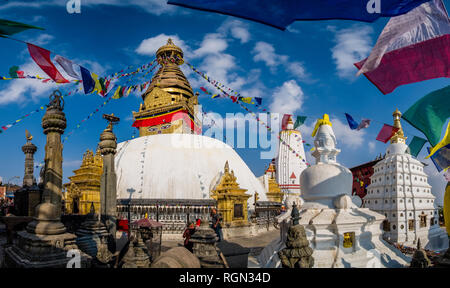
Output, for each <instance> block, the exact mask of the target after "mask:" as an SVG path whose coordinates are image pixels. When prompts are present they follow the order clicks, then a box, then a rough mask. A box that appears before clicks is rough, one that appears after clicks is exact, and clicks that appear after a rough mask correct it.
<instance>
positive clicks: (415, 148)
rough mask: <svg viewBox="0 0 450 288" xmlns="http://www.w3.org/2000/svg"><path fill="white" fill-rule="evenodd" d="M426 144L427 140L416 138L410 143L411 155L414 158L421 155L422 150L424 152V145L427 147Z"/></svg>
mask: <svg viewBox="0 0 450 288" xmlns="http://www.w3.org/2000/svg"><path fill="white" fill-rule="evenodd" d="M426 142H427V140H426V139H423V138H420V137H417V136H414V138H413V139H412V141H411V143H409V145H408V148H409V153H410V154H411V155H412V156H414V157H417V155H419V152H420V150H422V147H423V145H425V143H426Z"/></svg>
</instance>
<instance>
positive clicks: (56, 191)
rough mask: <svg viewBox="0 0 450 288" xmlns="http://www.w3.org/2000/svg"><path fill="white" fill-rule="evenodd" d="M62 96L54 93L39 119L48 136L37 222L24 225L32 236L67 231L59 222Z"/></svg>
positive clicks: (62, 124) (63, 122)
mask: <svg viewBox="0 0 450 288" xmlns="http://www.w3.org/2000/svg"><path fill="white" fill-rule="evenodd" d="M61 100H62V99H61V93H60V92H59V91H55V92H53V94H52V95H51V96H50V104H49V105H48V107H47V111H46V112H45V115H44V117H42V128H44V134H45V135H47V143H46V144H45V158H44V161H45V166H44V181H43V189H44V191H43V194H42V202H43V203H41V204H40V205H38V206H37V207H36V221H33V222H31V223H30V224H29V225H28V226H27V230H28V231H29V232H31V233H36V234H45V235H55V234H63V233H65V232H66V228H65V227H64V225H63V224H62V223H61V221H60V220H61V203H62V161H63V159H62V150H63V146H62V143H61V135H62V134H63V133H64V129H66V126H67V124H66V115H65V114H64V112H63V109H64V102H62V103H61Z"/></svg>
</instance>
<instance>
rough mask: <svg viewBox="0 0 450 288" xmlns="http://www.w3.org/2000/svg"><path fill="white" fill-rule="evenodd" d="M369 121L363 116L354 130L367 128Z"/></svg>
mask: <svg viewBox="0 0 450 288" xmlns="http://www.w3.org/2000/svg"><path fill="white" fill-rule="evenodd" d="M370 121H371V120H370V119H366V118H363V119H362V120H361V123H359V125H358V127H356V131H359V130H361V129H366V128H368V127H369V126H370Z"/></svg>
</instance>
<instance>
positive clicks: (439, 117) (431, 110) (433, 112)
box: [402, 46, 450, 147]
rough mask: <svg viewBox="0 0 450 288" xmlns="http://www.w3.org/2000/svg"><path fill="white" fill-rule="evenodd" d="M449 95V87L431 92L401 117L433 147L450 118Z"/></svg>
mask: <svg viewBox="0 0 450 288" xmlns="http://www.w3.org/2000/svg"><path fill="white" fill-rule="evenodd" d="M449 47H450V46H449ZM449 95H450V85H449V86H447V87H445V88H442V89H439V90H436V91H434V92H431V93H429V94H427V95H425V96H424V97H423V98H421V99H419V100H418V101H417V102H416V103H414V104H413V105H412V106H411V107H410V108H409V109H408V110H407V111H406V112H405V113H404V114H403V116H402V118H403V119H405V120H406V121H407V122H408V123H409V124H411V125H412V126H414V127H415V128H416V129H418V130H420V131H421V132H422V133H423V134H424V135H425V136H426V137H427V139H428V142H430V144H431V146H433V147H434V146H436V145H437V144H438V142H439V140H440V138H441V132H442V127H443V126H444V124H445V122H446V121H447V119H448V117H450V96H449Z"/></svg>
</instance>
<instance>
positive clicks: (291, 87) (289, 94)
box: [269, 80, 304, 114]
mask: <svg viewBox="0 0 450 288" xmlns="http://www.w3.org/2000/svg"><path fill="white" fill-rule="evenodd" d="M272 98H273V102H272V103H271V104H270V106H269V109H270V111H271V112H274V113H283V114H294V113H295V111H297V110H299V109H300V108H301V107H302V105H303V100H304V94H303V91H302V88H301V87H300V86H298V84H297V82H296V81H295V80H289V81H286V82H284V83H283V85H282V86H281V87H278V88H276V89H275V93H274V94H273V96H272Z"/></svg>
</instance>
